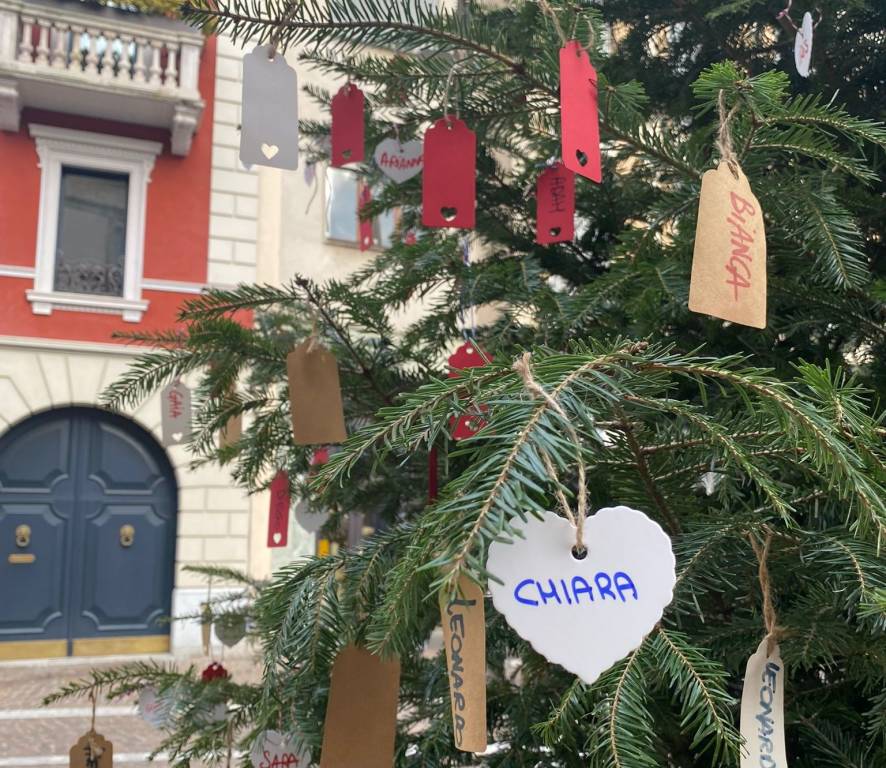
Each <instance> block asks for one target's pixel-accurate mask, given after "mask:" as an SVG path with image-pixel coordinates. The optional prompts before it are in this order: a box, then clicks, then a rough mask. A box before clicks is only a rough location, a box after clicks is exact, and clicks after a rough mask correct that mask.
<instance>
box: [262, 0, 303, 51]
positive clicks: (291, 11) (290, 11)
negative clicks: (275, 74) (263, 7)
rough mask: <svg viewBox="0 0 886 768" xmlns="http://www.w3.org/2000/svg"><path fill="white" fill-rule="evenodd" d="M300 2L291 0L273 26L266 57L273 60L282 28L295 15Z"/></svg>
mask: <svg viewBox="0 0 886 768" xmlns="http://www.w3.org/2000/svg"><path fill="white" fill-rule="evenodd" d="M300 5H301V3H299V2H296V0H292V2H290V3H289V7H288V8H287V9H286V13H284V14H283V15H282V16H281V17H280V21H279V23H278V24H277V26H276V27H274V31H273V32H271V37H270V39H269V40H268V42H269V44H270V50H269V51H268V58H269V59H270V60H271V61H273V60H274V58H275V57H276V56H277V48H278V46H279V45H280V36H281V35H282V34H283V28H284V27H285V26H286V25H287V24H289V22H290V21H292V17H293V16H295V13H296V11H297V10H298V9H299V6H300Z"/></svg>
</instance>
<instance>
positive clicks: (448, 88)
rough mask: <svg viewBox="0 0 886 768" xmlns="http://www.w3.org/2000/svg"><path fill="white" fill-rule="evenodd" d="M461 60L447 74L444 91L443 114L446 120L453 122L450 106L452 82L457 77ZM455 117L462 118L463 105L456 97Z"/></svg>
mask: <svg viewBox="0 0 886 768" xmlns="http://www.w3.org/2000/svg"><path fill="white" fill-rule="evenodd" d="M461 63H462V62H461V61H456V62H455V63H454V64H453V65H452V67H451V68H450V70H449V74H448V75H447V76H446V89H445V91H444V92H443V116H444V117H445V118H446V122H447V123H449V122H451V118H450V112H449V107H450V106H451V104H450V95H451V92H452V82H453V80H454V79H455V72H456V70H457V69H458V68H459V66H460V65H461ZM455 117H456V119H457V120H459V119H461V105H460V104H459V102H458V100H457V99H456V102H455Z"/></svg>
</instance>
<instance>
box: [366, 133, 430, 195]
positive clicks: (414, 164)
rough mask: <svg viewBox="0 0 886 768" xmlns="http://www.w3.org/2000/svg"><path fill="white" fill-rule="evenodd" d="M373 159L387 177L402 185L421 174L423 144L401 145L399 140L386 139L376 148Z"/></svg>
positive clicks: (412, 142) (408, 142) (410, 143)
mask: <svg viewBox="0 0 886 768" xmlns="http://www.w3.org/2000/svg"><path fill="white" fill-rule="evenodd" d="M373 157H374V158H375V164H376V165H377V166H378V167H379V168H380V169H381V172H382V173H383V174H385V176H387V177H388V178H389V179H392V180H393V181H394V182H396V183H397V184H402V183H403V182H404V181H407V180H408V179H411V178H412V177H413V176H416V175H417V174H419V173H421V168H422V143H421V142H420V141H407V142H406V143H405V144H401V143H400V142H399V141H397V139H385V140H384V141H383V142H382V143H381V144H379V145H378V146H377V147H376V148H375V154H374V155H373Z"/></svg>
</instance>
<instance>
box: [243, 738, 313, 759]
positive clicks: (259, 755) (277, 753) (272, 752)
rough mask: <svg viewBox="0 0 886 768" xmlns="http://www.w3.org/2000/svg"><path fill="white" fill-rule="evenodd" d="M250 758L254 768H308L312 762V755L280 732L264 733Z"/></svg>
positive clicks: (253, 747)
mask: <svg viewBox="0 0 886 768" xmlns="http://www.w3.org/2000/svg"><path fill="white" fill-rule="evenodd" d="M249 757H250V759H251V760H252V765H253V767H254V768H306V767H307V765H308V763H309V762H310V755H308V753H307V752H305V751H303V750H300V749H298V748H297V747H296V746H295V744H293V743H292V741H290V739H289V737H288V736H286V734H283V733H280V732H279V731H262V732H261V733H260V734H259V735H258V737H257V738H256V740H255V741H254V742H253V743H252V750H251V751H250V753H249Z"/></svg>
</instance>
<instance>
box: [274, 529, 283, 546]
mask: <svg viewBox="0 0 886 768" xmlns="http://www.w3.org/2000/svg"><path fill="white" fill-rule="evenodd" d="M282 540H283V534H282V533H280V532H279V531H278V532H276V533H275V534H274V544H279V543H280V542H281V541H282Z"/></svg>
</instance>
